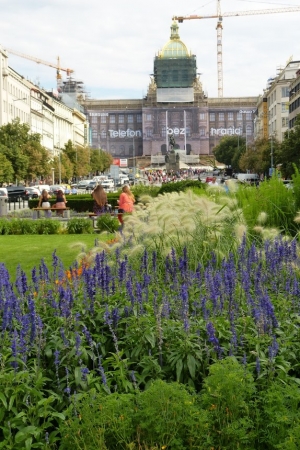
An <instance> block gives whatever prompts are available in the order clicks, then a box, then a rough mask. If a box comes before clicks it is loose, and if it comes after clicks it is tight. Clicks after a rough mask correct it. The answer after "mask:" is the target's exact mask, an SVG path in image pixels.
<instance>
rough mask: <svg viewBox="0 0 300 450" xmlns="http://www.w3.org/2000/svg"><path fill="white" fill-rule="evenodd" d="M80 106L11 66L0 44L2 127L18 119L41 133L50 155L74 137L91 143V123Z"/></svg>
mask: <svg viewBox="0 0 300 450" xmlns="http://www.w3.org/2000/svg"><path fill="white" fill-rule="evenodd" d="M78 108H79V109H77V108H76V107H74V105H72V106H71V107H70V106H68V105H66V104H65V103H64V102H63V101H62V99H61V98H60V96H59V94H58V93H56V92H45V91H44V90H43V89H41V88H40V87H39V86H36V85H34V84H33V83H31V82H30V81H28V80H26V79H25V78H24V77H23V76H22V75H20V74H18V73H17V72H15V71H14V70H13V69H12V68H11V67H9V65H8V54H7V52H6V51H5V50H3V49H2V48H1V46H0V126H2V125H5V124H7V123H10V122H12V121H13V120H15V119H17V118H18V119H19V120H20V123H26V124H28V125H29V127H30V130H31V132H32V133H38V134H40V135H41V143H42V145H43V146H44V147H45V148H46V149H47V150H48V152H49V155H50V156H57V155H58V154H59V151H60V149H62V148H63V147H64V145H65V144H66V143H67V142H68V141H69V140H71V141H72V143H73V144H74V145H76V146H80V147H85V146H88V145H89V125H88V121H87V120H86V116H85V115H84V114H83V112H82V106H81V105H79V104H78Z"/></svg>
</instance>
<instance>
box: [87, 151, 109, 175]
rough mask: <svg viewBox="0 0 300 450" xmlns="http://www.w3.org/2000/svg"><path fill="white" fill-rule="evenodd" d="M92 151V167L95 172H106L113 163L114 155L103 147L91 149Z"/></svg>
mask: <svg viewBox="0 0 300 450" xmlns="http://www.w3.org/2000/svg"><path fill="white" fill-rule="evenodd" d="M90 151H91V169H92V172H93V173H95V174H99V173H101V172H105V170H108V169H109V168H110V166H111V164H112V163H113V157H112V156H111V155H110V154H109V153H107V152H105V151H104V150H101V149H90Z"/></svg>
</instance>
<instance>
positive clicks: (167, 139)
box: [166, 111, 169, 153]
mask: <svg viewBox="0 0 300 450" xmlns="http://www.w3.org/2000/svg"><path fill="white" fill-rule="evenodd" d="M168 150H169V148H168V111H166V152H167V153H168Z"/></svg>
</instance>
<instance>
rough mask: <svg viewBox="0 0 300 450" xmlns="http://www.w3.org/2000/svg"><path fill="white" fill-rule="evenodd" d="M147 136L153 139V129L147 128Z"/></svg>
mask: <svg viewBox="0 0 300 450" xmlns="http://www.w3.org/2000/svg"><path fill="white" fill-rule="evenodd" d="M146 136H147V137H151V136H152V128H146Z"/></svg>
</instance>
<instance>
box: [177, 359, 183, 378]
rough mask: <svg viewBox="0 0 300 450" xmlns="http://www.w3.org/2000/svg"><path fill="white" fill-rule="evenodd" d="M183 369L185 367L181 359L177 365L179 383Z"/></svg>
mask: <svg viewBox="0 0 300 450" xmlns="http://www.w3.org/2000/svg"><path fill="white" fill-rule="evenodd" d="M182 367H183V364H182V359H179V360H178V361H177V363H176V379H177V381H180V376H181V372H182Z"/></svg>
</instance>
